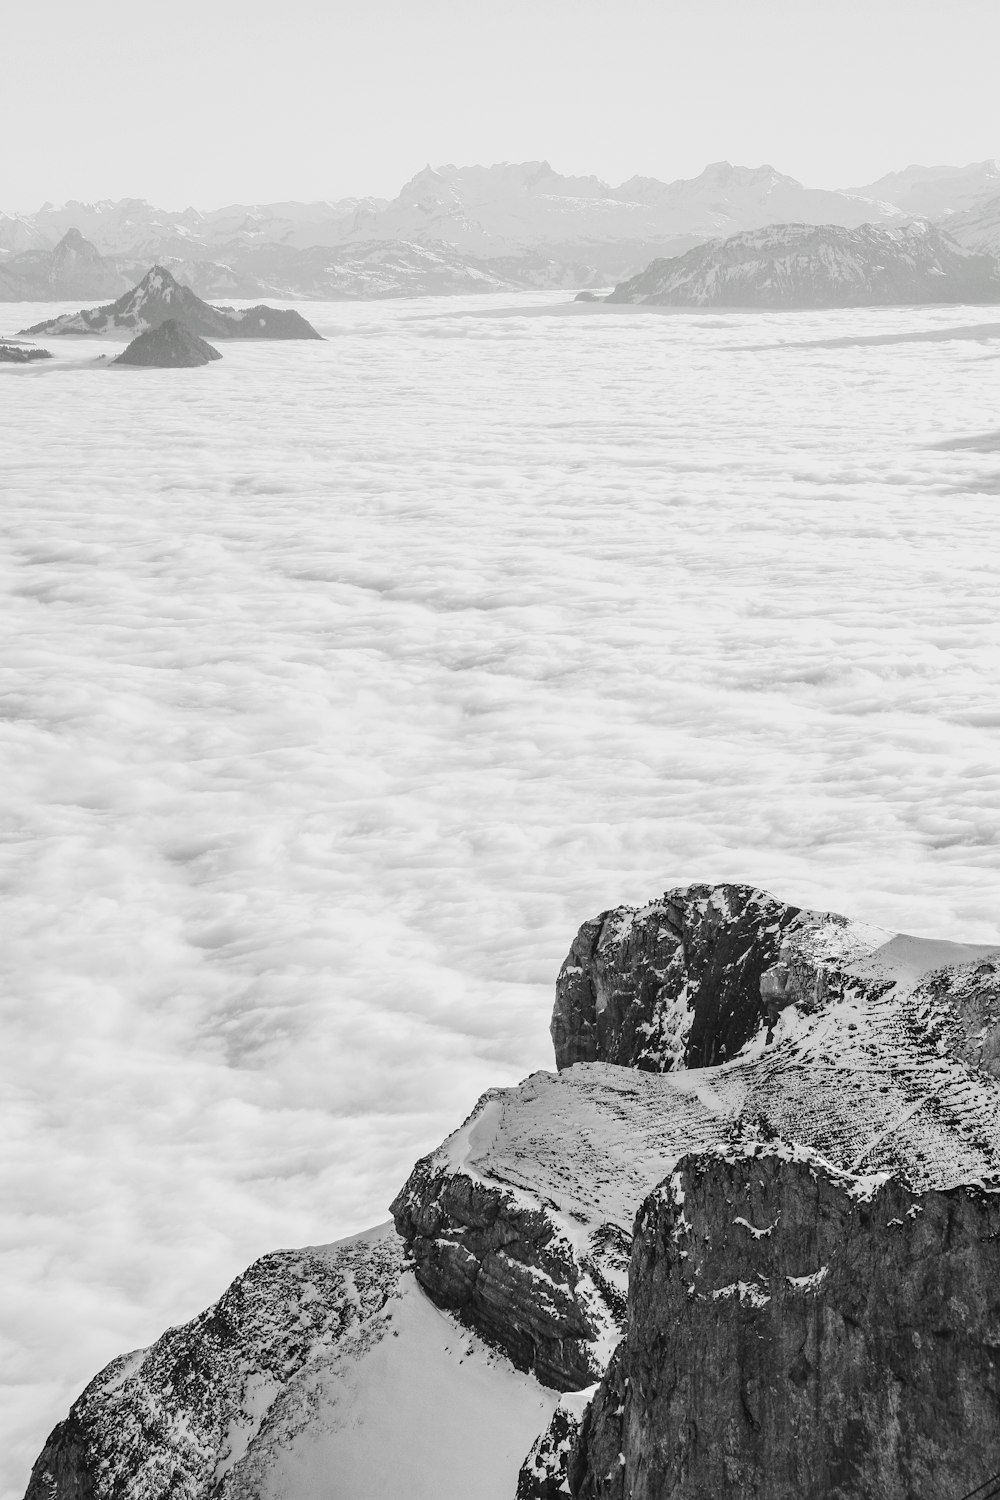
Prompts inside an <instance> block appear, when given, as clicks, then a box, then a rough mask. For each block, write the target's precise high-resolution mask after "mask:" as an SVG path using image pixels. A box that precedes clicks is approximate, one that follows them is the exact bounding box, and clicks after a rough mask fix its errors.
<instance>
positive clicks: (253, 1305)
mask: <svg viewBox="0 0 1000 1500" xmlns="http://www.w3.org/2000/svg"><path fill="white" fill-rule="evenodd" d="M553 1034H554V1036H555V1038H556V1043H557V1048H558V1050H559V1053H560V1054H561V1055H560V1060H561V1061H562V1062H564V1063H565V1064H566V1066H564V1067H563V1069H562V1071H560V1072H559V1073H557V1074H555V1075H553V1074H547V1073H539V1074H535V1075H533V1076H532V1077H531V1078H529V1079H527V1080H526V1081H525V1082H524V1083H523V1084H521V1085H520V1086H519V1087H517V1088H512V1089H501V1090H492V1091H490V1092H489V1093H488V1094H487V1095H485V1096H484V1098H483V1099H482V1100H481V1101H480V1103H479V1105H478V1106H477V1108H476V1110H475V1111H474V1112H473V1114H472V1115H471V1116H470V1118H469V1119H468V1120H467V1121H466V1122H465V1123H464V1124H463V1125H462V1126H461V1127H460V1128H459V1129H458V1130H457V1131H456V1132H454V1134H453V1135H452V1136H450V1137H449V1138H448V1139H447V1140H446V1141H445V1142H444V1144H443V1145H442V1146H441V1147H440V1149H439V1150H438V1151H437V1152H435V1153H433V1154H432V1155H431V1156H430V1157H428V1158H426V1159H424V1160H423V1161H421V1162H419V1163H418V1164H417V1166H416V1167H415V1169H414V1171H413V1173H412V1174H411V1176H410V1178H409V1180H408V1182H407V1183H406V1184H405V1186H404V1188H403V1189H402V1191H401V1192H400V1194H399V1195H398V1197H397V1199H396V1201H395V1203H394V1205H393V1212H394V1216H395V1220H396V1226H397V1229H398V1230H399V1231H400V1238H397V1237H396V1235H394V1234H393V1233H392V1231H390V1230H389V1229H388V1227H385V1228H383V1229H381V1230H378V1231H372V1232H371V1233H370V1234H368V1235H363V1236H358V1237H355V1238H354V1239H352V1240H348V1241H344V1242H341V1243H340V1244H338V1245H336V1246H332V1247H326V1248H321V1249H319V1250H308V1251H302V1252H283V1253H279V1254H277V1255H274V1256H269V1257H265V1258H264V1260H262V1261H260V1262H258V1263H257V1264H256V1265H255V1266H253V1267H251V1268H250V1270H249V1271H248V1272H247V1273H246V1274H245V1275H244V1276H243V1277H240V1278H238V1279H237V1281H236V1282H235V1283H234V1284H233V1286H232V1287H230V1288H229V1289H228V1291H227V1292H226V1293H225V1294H224V1296H223V1297H222V1299H220V1302H219V1303H218V1304H216V1305H215V1306H214V1307H213V1308H211V1309H209V1310H208V1312H207V1313H205V1314H203V1315H202V1316H201V1317H200V1318H198V1319H195V1320H194V1321H193V1322H192V1323H190V1324H188V1325H186V1326H185V1327H183V1328H179V1329H173V1330H170V1331H169V1332H168V1333H167V1334H165V1335H164V1336H163V1338H162V1339H160V1340H159V1341H158V1342H157V1343H156V1344H155V1345H154V1346H153V1347H152V1348H151V1349H150V1350H148V1351H140V1352H139V1353H137V1354H134V1355H129V1356H126V1357H125V1358H124V1359H123V1360H120V1361H116V1362H115V1363H114V1364H113V1365H111V1366H110V1367H109V1368H108V1369H107V1370H106V1371H104V1372H102V1374H101V1375H99V1376H98V1377H97V1379H96V1380H95V1381H94V1382H93V1383H92V1384H91V1386H89V1387H88V1389H87V1391H86V1392H85V1393H84V1394H83V1396H82V1397H81V1398H80V1400H79V1401H78V1402H77V1403H76V1404H75V1405H74V1407H73V1410H72V1411H71V1413H70V1415H69V1417H68V1418H67V1420H66V1422H65V1423H63V1424H61V1425H60V1427H58V1428H57V1429H56V1430H55V1432H54V1433H53V1434H52V1436H51V1438H50V1439H49V1442H48V1444H47V1445H46V1448H45V1450H44V1452H43V1454H42V1455H41V1456H40V1458H39V1460H38V1463H37V1465H36V1467H35V1471H34V1475H33V1478H32V1482H31V1485H30V1486H29V1491H28V1496H29V1500H76V1497H77V1496H78V1495H79V1494H80V1493H86V1494H87V1495H88V1496H89V1497H91V1500H111V1497H112V1496H114V1495H118V1494H121V1493H124V1492H127V1493H128V1494H129V1496H130V1497H134V1500H166V1496H167V1495H168V1494H169V1495H170V1496H171V1500H208V1497H209V1496H215V1497H219V1500H225V1497H232V1500H251V1497H259V1500H348V1497H350V1500H380V1497H384V1495H385V1494H386V1493H387V1490H388V1489H389V1488H391V1487H392V1485H393V1483H394V1482H395V1479H394V1476H396V1475H398V1474H399V1472H400V1469H401V1466H404V1465H405V1469H406V1485H407V1493H408V1494H412V1495H414V1496H417V1497H421V1500H422V1497H424V1496H427V1497H430V1496H431V1495H433V1496H435V1497H437V1500H468V1497H469V1495H470V1494H472V1493H475V1494H476V1496H477V1497H478V1500H493V1497H494V1496H495V1497H496V1500H500V1497H501V1496H503V1495H509V1496H511V1497H513V1494H514V1487H515V1483H516V1473H517V1468H518V1454H520V1455H521V1456H522V1457H523V1456H524V1454H525V1453H526V1452H527V1450H528V1449H529V1447H531V1448H532V1453H533V1457H532V1459H531V1461H530V1462H529V1463H528V1464H526V1465H525V1469H524V1472H523V1473H522V1478H521V1487H520V1489H519V1491H518V1493H519V1494H522V1495H524V1496H537V1497H539V1500H541V1497H543V1496H548V1495H554V1494H557V1493H567V1491H566V1489H565V1488H564V1487H563V1488H560V1486H564V1483H565V1472H566V1463H567V1462H568V1460H569V1455H570V1454H571V1452H575V1451H576V1447H575V1446H574V1445H575V1444H576V1441H577V1440H576V1437H575V1434H576V1432H577V1430H578V1428H579V1423H580V1421H581V1419H583V1405H582V1401H581V1398H580V1397H579V1396H571V1397H569V1398H568V1399H567V1400H564V1401H563V1402H562V1403H560V1405H559V1407H558V1410H557V1409H556V1395H555V1392H556V1391H557V1390H570V1391H574V1390H575V1391H581V1390H587V1389H589V1387H590V1386H591V1385H592V1384H593V1383H594V1382H595V1381H596V1380H597V1379H599V1378H600V1377H601V1376H602V1375H603V1373H604V1371H605V1370H606V1369H607V1368H608V1364H609V1360H610V1359H611V1356H612V1354H613V1351H614V1349H615V1347H616V1345H617V1344H618V1342H619V1339H620V1337H621V1335H622V1334H623V1333H626V1332H627V1333H628V1334H629V1337H630V1338H631V1337H632V1335H633V1331H634V1330H633V1327H632V1324H631V1323H630V1321H629V1313H628V1310H627V1307H626V1300H625V1293H626V1270H627V1264H628V1257H629V1251H630V1242H631V1235H632V1229H633V1221H634V1220H635V1215H636V1212H637V1210H639V1209H640V1207H641V1205H642V1204H643V1203H644V1201H646V1200H647V1199H648V1198H649V1195H650V1193H654V1199H652V1200H650V1202H655V1201H657V1200H656V1199H655V1192H654V1190H656V1189H657V1187H658V1185H659V1184H662V1183H664V1182H666V1181H668V1180H669V1179H670V1177H671V1174H672V1173H674V1172H675V1169H676V1168H677V1163H678V1161H679V1160H680V1159H681V1158H682V1157H688V1158H691V1160H693V1161H698V1160H700V1159H702V1158H704V1159H705V1160H711V1159H718V1160H722V1161H729V1162H732V1161H736V1160H737V1159H738V1160H744V1159H747V1157H748V1155H749V1157H750V1158H753V1157H754V1156H755V1153H756V1152H758V1151H759V1149H760V1146H759V1143H760V1142H761V1141H764V1142H768V1141H775V1140H778V1141H783V1142H787V1143H790V1144H788V1145H786V1146H779V1147H773V1146H768V1147H767V1148H766V1149H767V1150H768V1151H770V1153H771V1155H772V1156H776V1157H777V1158H780V1159H781V1160H787V1161H788V1162H789V1163H791V1164H793V1165H795V1164H801V1163H802V1162H803V1161H806V1162H807V1164H808V1163H814V1164H818V1165H819V1166H820V1168H821V1169H822V1171H823V1172H825V1173H828V1174H829V1175H830V1177H831V1180H832V1181H834V1182H835V1184H843V1183H844V1182H846V1183H847V1184H848V1187H849V1189H850V1191H849V1194H848V1196H849V1197H850V1198H851V1201H852V1202H858V1203H861V1202H867V1201H869V1200H870V1199H871V1195H872V1192H874V1191H875V1190H876V1189H877V1188H878V1187H879V1185H880V1184H882V1183H884V1182H893V1183H896V1184H898V1186H899V1192H901V1193H903V1194H904V1195H909V1196H908V1199H907V1201H908V1202H913V1201H917V1200H919V1197H920V1195H922V1194H923V1195H926V1194H938V1195H940V1194H941V1193H947V1192H949V1191H952V1192H953V1191H956V1190H957V1191H959V1193H960V1194H961V1193H962V1192H965V1191H966V1187H965V1186H963V1185H969V1184H972V1185H978V1187H975V1190H976V1191H979V1190H981V1189H989V1188H990V1187H991V1186H992V1185H993V1184H994V1183H996V1182H998V1181H1000V1131H998V1128H997V1119H998V1110H1000V1082H998V1077H997V1075H998V1073H1000V950H997V949H991V948H969V947H959V946H958V945H954V944H948V943H941V942H933V941H925V940H921V939H917V938H910V937H901V936H893V935H891V934H889V933H886V932H884V931H882V930H880V929H877V928H872V927H869V926H866V925H864V924H861V923H855V922H850V921H848V920H846V919H844V918H842V917H839V916H837V915H835V914H831V913H812V912H806V911H802V910H800V909H798V908H795V907H789V906H786V905H785V904H783V903H781V902H778V901H775V900H774V898H772V897H769V896H767V895H766V894H764V893H762V892H758V891H755V890H752V889H750V888H748V887H741V886H718V887H705V886H695V887H690V888H688V889H686V890H676V891H670V892H668V893H667V894H666V895H665V896H664V897H663V898H661V899H660V900H657V901H654V902H650V903H649V904H648V905H647V906H645V907H643V908H641V909H636V908H630V907H625V908H619V909H617V910H616V911H612V912H606V913H603V914H602V915H601V917H599V918H597V919H595V920H594V921H592V922H589V923H586V924H584V927H583V928H582V929H581V932H580V934H579V935H578V937H577V939H576V941H575V942H574V944H573V947H572V949H571V952H570V955H569V957H568V959H567V962H566V964H565V965H564V967H563V970H562V973H561V975H560V980H559V986H558V991H557V999H556V1007H555V1013H554V1018H553ZM581 1049H582V1050H584V1051H587V1050H590V1051H591V1052H592V1053H593V1054H594V1055H593V1060H591V1061H581V1062H573V1061H572V1058H571V1056H570V1053H572V1052H573V1051H574V1050H575V1051H576V1052H579V1051H581ZM629 1049H631V1055H628V1056H626V1053H628V1052H629ZM696 1052H697V1055H698V1056H699V1057H703V1056H705V1055H711V1056H712V1057H716V1058H725V1060H723V1061H717V1062H715V1063H713V1064H711V1065H708V1066H696V1067H692V1066H688V1065H687V1064H688V1063H689V1062H690V1061H691V1060H692V1058H693V1057H694V1055H695V1053H696ZM611 1055H615V1056H617V1057H618V1059H619V1061H617V1062H609V1061H607V1060H605V1059H606V1058H607V1057H609V1056H611ZM623 1063H624V1064H626V1065H624V1066H623V1065H622V1064H623ZM692 1170H694V1169H692ZM779 1176H780V1173H779ZM859 1181H860V1182H861V1185H862V1186H863V1187H864V1192H862V1193H860V1197H859V1195H858V1193H857V1192H855V1188H854V1186H852V1185H853V1184H855V1183H858V1182H859ZM837 1191H838V1192H839V1191H841V1189H840V1188H839V1187H838V1188H837ZM852 1195H853V1196H852ZM956 1201H957V1200H956ZM643 1212H644V1213H645V1214H646V1216H647V1219H648V1216H649V1213H650V1212H651V1210H650V1209H649V1208H648V1207H647V1208H646V1209H645V1210H643ZM935 1213H937V1210H935ZM842 1217H843V1222H844V1224H845V1226H846V1227H845V1229H844V1234H845V1235H855V1236H856V1235H861V1237H862V1239H863V1237H864V1233H865V1229H864V1224H863V1223H861V1224H860V1227H859V1224H858V1223H856V1222H855V1220H854V1219H853V1218H852V1217H851V1215H850V1214H847V1215H846V1216H843V1215H842ZM938 1217H940V1216H938ZM737 1219H738V1220H739V1221H740V1222H743V1220H745V1222H746V1224H747V1225H749V1226H750V1230H748V1245H749V1249H745V1250H744V1254H748V1255H750V1256H751V1258H752V1256H753V1254H754V1253H755V1252H754V1249H753V1247H754V1245H756V1244H757V1243H758V1236H757V1233H756V1231H757V1230H759V1232H760V1236H763V1237H764V1238H766V1235H767V1228H766V1225H765V1224H764V1222H763V1220H762V1219H760V1217H759V1215H755V1210H748V1211H747V1213H745V1214H743V1215H737ZM935 1222H938V1220H937V1219H935ZM941 1222H943V1220H942V1221H941ZM750 1231H753V1232H750ZM761 1244H763V1240H762V1241H761ZM765 1251H766V1246H765V1247H764V1248H762V1249H761V1252H760V1253H761V1255H764V1254H765ZM807 1271H808V1273H809V1276H812V1280H811V1281H809V1285H808V1286H806V1284H805V1282H803V1283H802V1286H799V1285H798V1283H796V1288H797V1294H799V1293H801V1294H802V1295H809V1296H816V1297H821V1296H822V1295H823V1287H824V1286H825V1284H826V1283H825V1281H824V1280H823V1279H822V1278H820V1279H817V1276H816V1275H814V1274H813V1273H814V1272H815V1271H816V1267H809V1268H807ZM796 1275H798V1270H797V1271H796ZM802 1275H803V1276H805V1275H806V1272H803V1273H802ZM737 1279H739V1278H737ZM744 1279H745V1280H746V1284H747V1286H748V1287H750V1289H751V1290H753V1288H754V1285H755V1283H754V1278H753V1275H752V1274H751V1273H748V1274H747V1276H746V1277H745V1278H744ZM801 1279H802V1278H801V1277H799V1280H801ZM806 1279H807V1280H808V1277H807V1278H806ZM837 1284H838V1285H840V1284H841V1283H839V1282H838V1283H837ZM727 1285H728V1283H727ZM733 1285H734V1286H735V1285H736V1282H735V1281H734V1282H733ZM740 1285H742V1281H740ZM755 1295H756V1294H755ZM760 1296H761V1297H763V1296H764V1294H763V1293H761V1294H760ZM713 1297H714V1294H713ZM732 1300H733V1299H730V1301H732ZM746 1300H747V1299H746V1298H744V1297H742V1295H741V1296H739V1297H737V1298H736V1299H735V1303H734V1305H735V1306H739V1307H742V1306H743V1304H744V1303H745V1302H746ZM757 1300H758V1302H760V1306H761V1307H763V1306H764V1305H765V1303H764V1302H762V1301H760V1297H758V1299H757ZM724 1301H725V1299H723V1302H724ZM714 1302H715V1303H718V1302H719V1299H718V1298H714ZM751 1302H753V1299H751ZM719 1305H720V1306H721V1305H722V1304H719ZM753 1306H755V1307H756V1306H757V1303H753ZM912 1316H913V1317H914V1318H915V1319H916V1320H917V1322H918V1323H919V1318H920V1316H921V1311H920V1299H919V1295H917V1296H916V1300H915V1301H913V1302H912ZM969 1347H970V1351H972V1352H970V1355H969V1357H970V1358H973V1355H974V1356H975V1358H976V1359H978V1354H976V1353H975V1350H976V1349H978V1347H979V1346H978V1344H976V1343H975V1341H973V1343H972V1344H970V1346H969ZM615 1368H620V1364H619V1366H613V1369H615ZM779 1373H780V1372H776V1378H777V1375H778V1374H779ZM615 1378H617V1377H615ZM914 1409H915V1410H917V1413H918V1416H919V1401H918V1402H917V1406H916V1407H915V1408H914ZM554 1412H555V1417H554V1419H553V1427H552V1428H551V1429H549V1430H548V1437H547V1438H546V1437H541V1438H540V1435H541V1434H542V1433H543V1431H544V1430H545V1429H546V1424H547V1422H548V1420H549V1418H550V1417H551V1416H552V1415H553V1413H554ZM538 1438H540V1441H539V1442H538V1443H535V1439H538ZM638 1461H639V1460H638V1459H636V1462H638ZM581 1462H583V1461H582V1460H581ZM580 1473H581V1474H582V1475H583V1479H581V1481H580V1482H581V1483H582V1484H585V1483H586V1482H589V1481H587V1478H586V1476H587V1469H586V1465H585V1464H584V1465H583V1467H582V1468H581V1469H580ZM578 1492H579V1493H580V1494H581V1495H585V1494H590V1493H594V1494H596V1493H597V1491H596V1490H594V1491H590V1490H586V1489H585V1488H584V1489H580V1490H579V1491H578ZM601 1493H602V1494H603V1493H604V1492H603V1491H602V1492H601ZM608 1493H609V1494H611V1493H617V1492H615V1491H609V1492H608ZM755 1493H756V1491H755ZM760 1493H761V1495H765V1494H768V1493H769V1491H767V1489H766V1488H765V1489H764V1490H761V1491H760Z"/></svg>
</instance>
